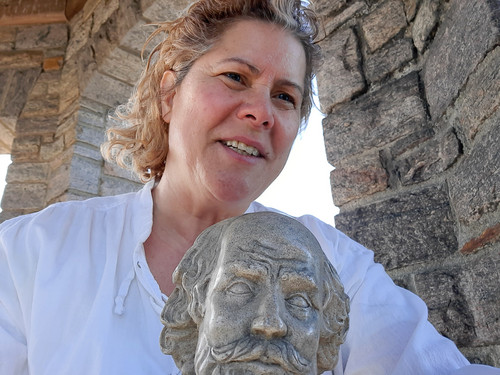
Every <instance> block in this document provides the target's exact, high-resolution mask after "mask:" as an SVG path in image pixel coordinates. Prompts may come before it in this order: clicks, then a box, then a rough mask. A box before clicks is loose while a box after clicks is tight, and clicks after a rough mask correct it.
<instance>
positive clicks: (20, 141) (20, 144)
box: [11, 134, 41, 161]
mask: <svg viewBox="0 0 500 375" xmlns="http://www.w3.org/2000/svg"><path fill="white" fill-rule="evenodd" d="M40 145H41V141H40V136H36V135H24V136H23V135H20V134H18V135H17V136H16V138H15V139H14V141H13V142H12V153H11V157H12V160H13V161H22V160H28V161H34V160H38V153H39V151H40Z"/></svg>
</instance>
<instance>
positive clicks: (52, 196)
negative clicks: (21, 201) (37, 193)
mask: <svg viewBox="0 0 500 375" xmlns="http://www.w3.org/2000/svg"><path fill="white" fill-rule="evenodd" d="M69 179H70V163H69V162H68V163H65V164H63V165H61V166H60V167H59V168H57V169H56V170H54V171H52V173H51V175H50V179H49V181H48V185H47V201H49V202H53V201H54V200H56V199H57V198H58V197H61V196H62V195H64V193H65V192H66V191H67V190H68V187H69Z"/></svg>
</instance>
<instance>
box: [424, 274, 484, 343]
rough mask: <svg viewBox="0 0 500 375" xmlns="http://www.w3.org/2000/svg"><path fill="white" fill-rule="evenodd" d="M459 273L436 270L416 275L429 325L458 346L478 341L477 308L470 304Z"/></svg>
mask: <svg viewBox="0 0 500 375" xmlns="http://www.w3.org/2000/svg"><path fill="white" fill-rule="evenodd" d="M460 274H461V272H460V269H458V268H451V269H446V270H436V271H430V272H424V273H420V274H417V275H415V285H416V288H417V294H418V295H419V296H420V297H421V298H422V299H423V300H424V301H425V303H426V304H427V307H428V309H429V321H430V322H431V323H432V324H433V325H434V327H436V329H437V330H438V331H439V333H441V334H442V335H444V336H446V337H448V338H450V339H451V340H453V341H454V342H455V343H456V344H457V345H469V344H471V343H472V342H473V341H474V340H475V332H474V326H475V321H474V315H473V312H472V309H473V308H474V306H473V305H471V304H470V303H469V302H468V301H467V296H466V291H465V290H464V285H463V280H461V277H460Z"/></svg>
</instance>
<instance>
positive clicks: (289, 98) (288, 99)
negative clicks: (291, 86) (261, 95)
mask: <svg viewBox="0 0 500 375" xmlns="http://www.w3.org/2000/svg"><path fill="white" fill-rule="evenodd" d="M276 97H277V98H278V99H280V100H283V101H285V102H289V103H291V104H295V99H294V98H293V97H292V96H291V95H288V94H286V93H284V92H283V93H281V94H278V95H277V96H276Z"/></svg>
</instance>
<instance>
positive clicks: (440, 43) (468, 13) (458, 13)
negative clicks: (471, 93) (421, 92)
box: [423, 0, 499, 120]
mask: <svg viewBox="0 0 500 375" xmlns="http://www.w3.org/2000/svg"><path fill="white" fill-rule="evenodd" d="M488 3H489V0H476V1H462V0H452V1H451V3H450V7H449V10H448V12H447V13H446V14H445V17H444V19H443V21H442V23H441V25H440V26H439V28H438V31H437V34H436V37H435V38H434V41H433V43H432V44H431V45H430V46H429V50H428V56H427V60H426V62H425V65H424V68H423V80H424V84H425V91H426V94H427V100H428V102H429V109H430V113H431V116H432V118H433V119H436V120H437V119H438V118H439V117H440V116H441V115H442V114H443V113H444V112H445V110H446V108H447V107H448V106H449V105H450V103H451V102H452V101H453V100H454V99H455V98H456V96H457V94H458V93H459V91H460V90H461V88H462V86H463V85H464V83H465V82H466V81H467V78H468V77H469V75H470V73H472V72H473V71H474V70H475V69H476V67H477V65H478V63H479V62H480V61H481V60H482V59H483V56H484V55H485V53H486V52H487V51H488V50H489V49H491V47H492V46H493V45H494V43H496V41H497V40H498V36H499V28H498V25H497V24H496V22H495V20H494V18H493V17H492V15H491V12H492V11H491V8H490V5H489V4H488Z"/></svg>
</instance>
